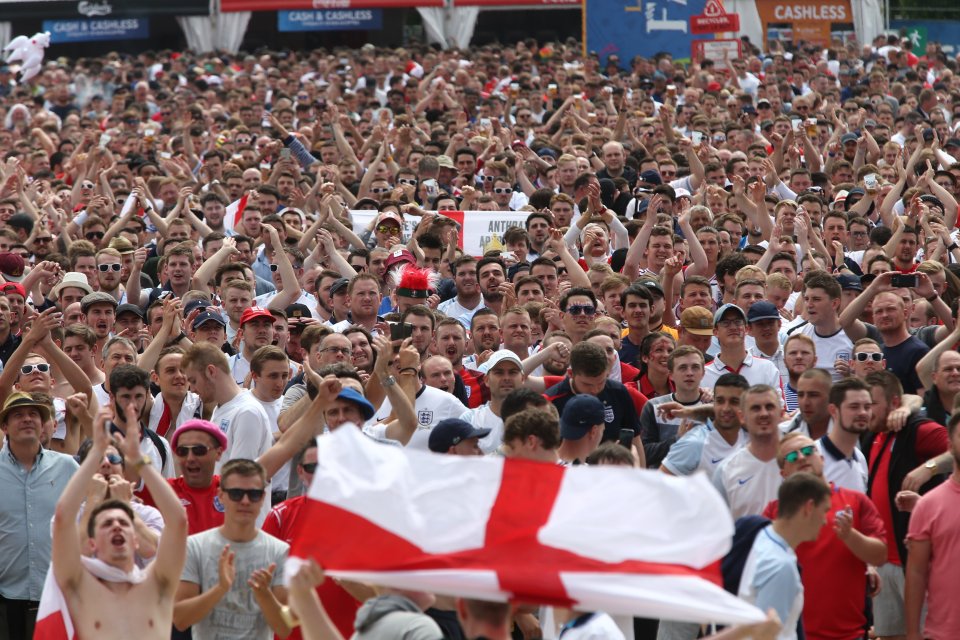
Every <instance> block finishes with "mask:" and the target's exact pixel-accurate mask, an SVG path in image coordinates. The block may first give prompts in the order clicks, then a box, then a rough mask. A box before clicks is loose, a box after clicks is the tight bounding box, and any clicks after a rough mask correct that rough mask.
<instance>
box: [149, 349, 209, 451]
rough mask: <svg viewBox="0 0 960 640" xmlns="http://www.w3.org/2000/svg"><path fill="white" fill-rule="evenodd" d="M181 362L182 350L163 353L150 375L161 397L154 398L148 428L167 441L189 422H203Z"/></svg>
mask: <svg viewBox="0 0 960 640" xmlns="http://www.w3.org/2000/svg"><path fill="white" fill-rule="evenodd" d="M182 360H183V349H181V348H179V347H168V348H166V349H164V350H163V351H161V352H160V355H159V356H158V357H157V363H156V364H155V365H154V366H153V372H152V373H151V374H150V381H151V382H152V383H153V384H155V385H157V386H158V387H159V388H160V393H158V394H157V395H156V396H154V398H153V403H152V406H151V407H150V418H149V422H148V424H147V426H148V427H149V428H150V429H153V430H154V431H155V432H156V433H157V435H159V436H161V437H164V438H167V439H168V440H169V439H171V438H172V437H173V434H174V432H175V431H176V430H177V427H179V426H180V425H181V424H183V423H184V422H186V421H187V420H191V419H194V418H200V417H201V415H202V412H203V405H202V403H201V402H200V396H198V395H197V394H195V393H193V392H192V391H190V389H189V386H188V384H187V377H186V376H185V375H184V372H183V368H182V367H181V366H180V364H181V361H182Z"/></svg>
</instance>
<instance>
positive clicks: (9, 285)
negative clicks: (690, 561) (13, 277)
mask: <svg viewBox="0 0 960 640" xmlns="http://www.w3.org/2000/svg"><path fill="white" fill-rule="evenodd" d="M0 293H2V294H3V295H5V296H8V295H10V294H11V293H15V294H17V295H18V296H20V297H21V298H23V299H24V300H26V299H27V291H26V290H25V289H24V288H23V285H22V284H20V283H19V282H5V283H3V284H2V285H0Z"/></svg>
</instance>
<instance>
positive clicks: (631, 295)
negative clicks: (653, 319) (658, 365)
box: [620, 285, 653, 369]
mask: <svg viewBox="0 0 960 640" xmlns="http://www.w3.org/2000/svg"><path fill="white" fill-rule="evenodd" d="M620 306H621V307H622V308H623V319H624V321H625V322H626V323H627V329H628V331H627V335H625V336H624V337H623V343H622V344H621V346H620V362H626V363H627V364H629V365H631V366H633V367H637V368H638V369H639V368H640V345H641V343H642V342H643V339H644V338H646V337H647V335H648V334H649V333H650V312H651V309H652V308H653V294H652V293H650V291H649V290H648V289H647V288H646V287H642V286H639V285H632V286H630V287H628V288H627V290H626V291H624V292H623V293H622V294H621V295H620Z"/></svg>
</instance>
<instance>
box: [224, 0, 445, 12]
mask: <svg viewBox="0 0 960 640" xmlns="http://www.w3.org/2000/svg"><path fill="white" fill-rule="evenodd" d="M442 6H444V0H221V1H220V11H222V12H224V13H229V12H231V11H282V10H286V9H307V10H314V11H327V10H343V9H405V8H407V7H442Z"/></svg>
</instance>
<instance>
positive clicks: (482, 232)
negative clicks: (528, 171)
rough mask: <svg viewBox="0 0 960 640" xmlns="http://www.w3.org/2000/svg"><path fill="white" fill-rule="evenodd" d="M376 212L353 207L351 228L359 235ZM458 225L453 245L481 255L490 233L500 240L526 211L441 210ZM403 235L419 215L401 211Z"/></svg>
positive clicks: (522, 219) (407, 234)
mask: <svg viewBox="0 0 960 640" xmlns="http://www.w3.org/2000/svg"><path fill="white" fill-rule="evenodd" d="M376 215H377V212H376V211H361V210H354V211H351V212H350V217H351V219H352V220H353V230H354V231H355V232H356V233H357V234H358V235H359V234H360V232H361V231H363V230H364V229H366V228H367V225H369V224H370V221H371V220H372V219H373V217H374V216H376ZM440 215H443V216H446V217H448V218H451V219H453V220H455V221H456V222H457V224H459V225H460V237H459V238H458V240H457V246H459V247H460V248H461V249H463V252H464V253H466V254H467V255H471V256H482V255H483V247H484V246H485V245H486V244H487V243H488V242H490V241H491V240H493V238H494V236H496V237H497V239H498V240H499V241H500V242H503V234H504V232H505V231H506V230H507V229H509V228H510V227H522V226H523V225H524V223H525V222H526V220H527V216H528V215H530V214H529V212H526V211H444V212H443V213H442V214H440ZM403 218H404V225H403V237H405V238H409V237H410V234H412V233H413V230H414V228H415V227H416V226H417V224H419V222H420V218H419V216H410V215H405V216H404V217H403Z"/></svg>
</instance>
